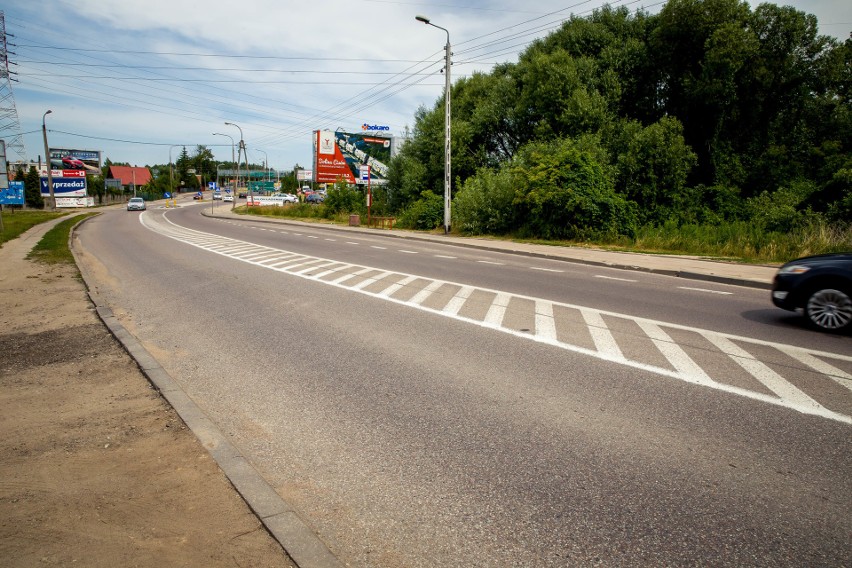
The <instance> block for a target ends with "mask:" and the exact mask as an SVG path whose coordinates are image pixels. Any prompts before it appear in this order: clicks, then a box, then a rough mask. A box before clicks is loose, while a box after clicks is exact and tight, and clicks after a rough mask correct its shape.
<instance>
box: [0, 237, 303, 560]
mask: <svg viewBox="0 0 852 568" xmlns="http://www.w3.org/2000/svg"><path fill="white" fill-rule="evenodd" d="M31 244H34V243H31ZM25 248H26V247H25V246H20V244H19V243H18V244H16V243H15V241H12V242H10V243H6V245H4V247H3V248H0V295H2V297H3V298H4V302H3V307H2V310H0V344H2V349H0V408H2V409H3V411H2V413H0V558H2V559H3V561H2V564H3V565H4V566H68V565H72V564H73V563H76V564H77V565H79V566H110V567H113V566H151V567H155V566H156V567H158V568H159V567H161V566H253V567H254V566H264V567H266V566H269V567H279V566H280V567H293V566H295V565H294V564H293V563H292V562H291V561H290V560H289V558H288V557H287V555H286V553H285V552H284V551H283V549H282V548H281V547H280V546H279V544H278V543H277V542H276V541H275V540H274V539H273V538H272V537H271V536H270V535H269V534H268V533H267V532H266V531H265V529H264V528H263V526H262V525H261V523H260V521H259V520H258V519H257V517H256V516H255V515H254V514H253V513H252V512H251V511H250V510H249V509H248V507H247V506H246V504H245V503H244V502H243V501H242V499H241V498H240V496H239V495H238V494H237V493H236V491H235V490H234V489H233V487H232V486H231V485H230V483H229V482H228V480H227V478H226V477H225V476H224V474H223V473H222V472H221V470H220V469H219V467H218V466H217V465H216V463H215V462H214V461H213V459H212V458H211V457H210V456H209V454H208V453H207V452H206V451H205V450H204V448H203V447H202V446H201V444H200V443H199V442H198V440H197V439H196V438H195V437H194V435H193V434H192V433H191V432H190V431H189V430H188V429H187V428H186V427H185V426H184V424H183V423H182V422H181V420H180V418H179V417H178V416H177V414H176V413H175V412H174V411H173V410H172V408H171V407H170V406H168V404H166V403H165V402H164V400H163V399H162V398H161V397H160V396H159V394H158V393H157V392H156V391H155V390H153V389H152V388H151V386H150V384H149V383H148V381H147V379H146V378H145V377H144V375H142V373H141V372H140V371H139V369H138V368H137V366H136V364H135V363H134V362H133V360H132V359H130V357H129V356H128V355H127V353H126V352H125V351H124V350H123V349H122V347H121V346H120V345H119V344H118V342H117V341H115V339H114V338H113V337H112V336H111V335H110V334H109V332H108V331H107V330H106V328H105V327H104V326H103V324H102V323H101V322H100V320H99V319H98V318H97V316H96V315H95V313H94V311H93V309H92V306H91V304H90V302H89V301H88V298H87V296H86V293H85V289H84V286H83V284H82V282H81V281H80V280H79V278H78V277H77V272H76V269H75V268H74V267H69V266H45V265H40V264H37V263H33V262H31V261H28V260H25V259H24V255H25V254H26V252H27V251H26V250H24V249H25Z"/></svg>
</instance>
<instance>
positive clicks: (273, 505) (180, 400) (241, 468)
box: [72, 220, 344, 568]
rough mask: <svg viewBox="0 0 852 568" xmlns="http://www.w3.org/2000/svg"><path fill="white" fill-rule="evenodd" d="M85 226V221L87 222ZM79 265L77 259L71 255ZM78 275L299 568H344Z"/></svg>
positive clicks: (101, 313) (112, 328) (102, 314)
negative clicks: (100, 302) (101, 303)
mask: <svg viewBox="0 0 852 568" xmlns="http://www.w3.org/2000/svg"><path fill="white" fill-rule="evenodd" d="M83 222H85V220H83ZM72 254H74V258H75V260H76V259H77V255H76V254H75V253H74V252H73V248H72ZM77 267H78V270H79V271H80V273H81V277H82V279H83V282H84V284H85V286H86V292H87V294H88V296H89V300H90V301H91V302H92V304H93V305H94V306H95V310H96V312H97V314H98V317H99V318H100V319H101V321H102V322H103V323H104V325H105V326H106V327H107V329H108V330H109V332H110V333H111V334H112V335H113V337H115V338H116V339H117V340H118V342H119V343H121V345H122V346H123V347H124V350H125V351H126V352H127V353H128V354H129V355H130V357H132V358H133V360H134V361H136V364H137V365H138V366H139V369H140V370H141V371H142V373H143V374H144V375H145V376H146V377H147V379H148V381H149V382H150V383H151V384H152V385H153V386H154V387H155V388H156V389H157V390H158V391H159V393H160V395H161V396H162V397H163V398H164V399H165V400H166V402H168V403H169V405H171V407H172V408H174V410H175V412H177V414H178V416H180V418H181V420H183V422H184V423H185V424H186V425H187V427H188V428H189V429H190V430H191V431H192V433H193V434H195V436H196V438H198V440H199V441H200V442H201V444H202V445H203V446H204V448H205V449H206V450H207V451H208V452H209V453H210V455H211V457H213V459H214V460H216V463H217V464H218V465H219V467H220V468H221V469H222V471H223V472H224V473H225V476H226V477H227V478H228V480H229V481H230V482H231V484H232V485H233V486H234V488H235V489H236V490H237V492H238V493H239V494H240V496H241V497H242V498H243V500H244V501H245V502H246V504H247V505H248V506H249V508H250V509H251V510H252V512H254V514H255V515H257V517H258V519H259V520H260V522H261V523H262V524H263V526H264V527H265V528H266V530H267V531H268V532H269V534H270V535H272V537H273V538H274V539H275V540H277V541H278V543H279V544H280V545H281V547H282V548H283V549H284V550H285V551H286V553H287V554H288V555H289V556H290V558H291V559H292V560H293V562H295V563H296V565H297V566H299V568H343V566H344V565H343V563H341V562H340V561H339V560H338V559H337V558H336V557H335V556H334V555H333V554H332V553H331V551H330V550H329V549H328V547H327V546H326V545H325V543H324V542H323V541H322V540H320V538H319V537H318V536H317V535H316V534H315V533H314V532H313V531H312V530H311V529H310V527H308V525H307V524H305V522H304V521H302V519H301V518H300V517H299V515H298V514H297V513H296V512H295V511H294V510H293V508H292V507H291V506H290V505H289V504H288V503H287V502H286V501H285V500H284V499H282V498H281V496H280V495H278V493H277V492H276V491H275V489H274V488H273V487H272V486H271V485H269V483H267V482H266V480H265V479H264V478H263V477H262V476H261V475H260V474H259V473H258V472H257V470H256V469H254V467H253V466H252V465H251V463H250V462H249V460H248V459H246V458H245V457H244V456H243V455H242V453H241V452H240V450H239V449H238V448H237V447H236V446H234V445H233V444H232V443H231V442H230V441H229V440H228V438H227V437H226V436H225V435H224V434H223V433H222V431H221V430H220V429H219V427H218V426H216V424H215V423H214V422H213V421H212V420H210V418H209V417H208V416H207V415H206V414H205V413H204V411H203V410H202V409H201V408H200V407H199V406H198V405H196V404H195V402H194V401H193V400H192V399H191V398H190V397H189V396H188V395H187V394H186V392H184V390H183V389H182V388H181V387H180V385H179V384H178V383H177V381H175V380H174V379H173V378H172V377H171V375H169V373H168V372H167V371H166V370H165V369H163V368H162V367H161V366H160V364H159V363H158V362H157V360H156V359H155V358H154V357H153V356H152V355H151V354H150V353H149V352H148V350H147V349H145V347H144V346H143V345H142V344H141V343H140V342H139V341H138V340H137V339H136V338H135V337H134V336H133V335H132V334H131V333H130V332H128V331H127V329H125V327H124V326H123V325H121V323H120V322H119V321H118V318H116V317H115V315H114V314H113V312H112V310H111V309H110V308H109V307H106V306H103V305H100V304H98V302H97V300H96V299H95V297H94V296H93V295H92V293H91V287H90V286H89V283H88V282H87V281H86V277H85V273H84V272H83V270H81V269H80V263H79V262H77Z"/></svg>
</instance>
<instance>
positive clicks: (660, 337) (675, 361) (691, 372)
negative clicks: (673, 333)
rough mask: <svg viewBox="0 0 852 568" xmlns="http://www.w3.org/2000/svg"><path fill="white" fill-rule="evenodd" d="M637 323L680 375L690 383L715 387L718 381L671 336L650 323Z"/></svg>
mask: <svg viewBox="0 0 852 568" xmlns="http://www.w3.org/2000/svg"><path fill="white" fill-rule="evenodd" d="M636 323H638V324H639V327H640V328H642V331H644V332H645V334H646V335H647V336H648V337H650V338H651V341H653V342H654V345H656V346H657V349H659V350H660V353H662V354H663V357H665V358H666V360H667V361H668V362H669V363H671V365H672V367H674V368H675V370H676V371H677V372H678V373H681V374H683V375H684V376H685V377H688V378H689V379H690V382H695V383H698V384H702V385H707V386H715V384H716V381H714V380H713V379H711V378H710V377H709V376H708V375H707V373H705V372H704V369H702V368H701V367H699V366H698V364H697V363H696V362H695V361H693V360H692V358H691V357H690V356H689V355H687V354H686V351H684V350H683V349H682V348H681V347H680V346H679V345H677V344H676V343H675V342H674V340H672V338H671V337H670V336H669V334H668V333H666V332H665V331H663V330H662V328H660V326H658V325H657V324H655V323H651V322H649V321H640V322H636Z"/></svg>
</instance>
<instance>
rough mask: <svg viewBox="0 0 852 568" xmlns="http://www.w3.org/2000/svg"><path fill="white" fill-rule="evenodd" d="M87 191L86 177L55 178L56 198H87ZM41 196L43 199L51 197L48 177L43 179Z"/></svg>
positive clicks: (54, 194)
mask: <svg viewBox="0 0 852 568" xmlns="http://www.w3.org/2000/svg"><path fill="white" fill-rule="evenodd" d="M86 189H87V185H86V176H83V177H55V178H53V196H54V197H86ZM41 195H42V197H48V196H49V195H50V188H49V187H48V186H47V178H46V177H43V178H41Z"/></svg>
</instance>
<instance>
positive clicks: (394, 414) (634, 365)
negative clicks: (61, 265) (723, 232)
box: [78, 207, 852, 567]
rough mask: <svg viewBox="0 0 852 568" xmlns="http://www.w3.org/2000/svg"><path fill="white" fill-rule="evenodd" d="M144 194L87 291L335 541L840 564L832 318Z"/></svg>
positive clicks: (840, 341) (841, 403)
mask: <svg viewBox="0 0 852 568" xmlns="http://www.w3.org/2000/svg"><path fill="white" fill-rule="evenodd" d="M139 217H140V216H139V215H138V214H135V213H127V212H124V211H114V212H107V213H106V214H104V215H102V216H100V217H98V218H95V219H92V220H90V221H88V222H87V223H85V224H84V225H83V226H82V227H81V229H80V230H79V232H78V234H79V244H80V245H81V246H82V247H83V248H84V249H85V251H86V253H87V254H86V257H87V258H89V262H91V263H92V265H93V266H91V267H90V270H89V271H88V272H89V274H90V275H95V276H96V278H97V281H98V282H97V284H96V286H95V288H94V289H93V294H94V295H96V296H97V297H98V299H99V301H100V302H103V303H104V304H107V305H109V306H111V307H112V308H113V311H115V312H116V314H117V315H118V316H119V317H120V318H121V319H122V320H123V323H124V324H125V326H126V327H127V328H128V329H129V330H130V331H131V333H133V334H134V335H136V337H138V338H139V339H140V340H141V341H142V342H143V343H144V344H145V345H146V347H147V348H148V350H149V351H150V352H151V353H152V354H154V356H155V357H157V358H158V360H160V362H161V364H162V365H163V367H164V368H166V369H167V370H168V371H169V373H170V374H171V375H172V376H173V377H174V378H175V380H177V381H178V382H179V383H180V385H181V386H182V387H183V389H184V390H185V391H186V392H187V394H188V395H189V396H190V397H191V398H192V399H193V400H195V402H196V403H197V404H198V405H199V406H201V408H203V409H204V411H205V412H206V413H207V414H208V416H210V418H211V419H212V420H213V421H214V422H215V423H216V424H218V425H219V426H220V428H221V429H222V430H223V431H224V432H225V433H226V434H227V435H229V436H230V437H231V439H232V441H233V442H234V443H235V445H236V446H238V447H239V448H240V449H241V450H242V452H243V453H244V454H245V455H247V456H249V457H250V459H251V462H252V463H253V465H254V466H255V467H256V468H257V469H258V470H259V471H260V472H261V473H262V474H263V475H264V477H265V478H266V479H267V480H268V481H269V482H270V483H271V484H272V485H273V487H275V488H276V490H277V491H278V493H279V494H280V495H282V497H284V498H285V499H286V500H287V501H288V502H289V503H291V504H292V505H293V507H294V508H295V509H296V510H297V511H299V513H300V515H301V516H302V518H303V519H304V520H305V521H306V522H307V523H308V524H309V525H310V526H311V527H312V528H313V530H314V531H316V533H317V534H318V535H319V536H320V538H321V539H322V540H323V541H325V542H326V544H327V545H328V547H329V548H330V549H331V550H332V552H334V554H335V555H337V556H338V558H340V559H341V561H343V562H345V563H348V564H349V565H352V566H381V567H396V566H436V565H440V566H482V567H488V566H589V565H602V566H648V565H671V566H674V565H712V566H744V565H748V566H779V565H808V566H820V565H824V566H841V565H850V564H852V552H850V551H852V547H850V535H852V518H850V513H849V511H851V510H852V506H850V505H852V497H850V496H852V491H850V489H852V482H851V481H850V480H852V475H850V474H852V460H850V449H852V448H850V419H849V416H852V400H850V397H852V394H850V393H852V391H850V388H849V386H848V383H844V381H843V379H842V378H841V377H842V376H843V375H844V374H847V375H848V374H849V373H852V361H850V360H849V357H848V354H849V353H850V345H852V343H850V338H849V337H830V336H824V335H821V334H815V333H814V332H811V331H808V330H805V329H801V328H798V327H797V326H795V325H789V322H787V321H786V320H785V319H784V318H786V317H787V316H784V315H783V313H781V312H779V313H776V311H775V310H773V309H771V308H767V304H766V298H765V296H766V293H765V291H764V292H761V291H753V290H747V289H742V288H736V287H731V286H723V285H715V284H707V283H701V284H700V285H697V286H694V287H693V286H690V285H689V283H685V282H684V281H683V280H678V279H672V278H665V277H661V276H655V275H648V274H641V275H639V274H636V273H630V272H625V271H614V270H607V269H600V268H594V269H592V268H590V267H584V266H579V265H570V266H568V265H566V263H552V262H547V261H542V260H535V261H531V260H527V259H523V258H519V257H511V256H507V255H500V254H495V253H486V252H483V251H469V250H458V249H454V250H451V249H450V248H449V247H439V246H432V245H427V244H423V243H419V244H411V243H404V244H400V243H397V242H389V240H388V239H381V238H375V237H358V238H354V237H352V236H351V235H340V236H337V235H335V234H334V233H330V232H327V231H325V232H324V231H318V230H311V229H304V230H302V229H298V230H294V229H293V228H283V227H282V228H277V229H274V230H272V229H273V228H270V227H268V226H263V227H262V228H260V227H258V228H252V225H255V224H252V223H247V224H246V223H238V224H233V223H231V222H228V221H226V220H216V219H206V218H203V217H201V216H199V215H198V207H188V208H185V209H182V210H178V211H174V210H173V211H170V212H168V213H167V214H166V218H163V211H161V210H150V211H148V212H146V213H144V214H143V215H142V216H141V217H142V220H143V221H144V223H143V222H140V220H139ZM282 231H283V232H282ZM90 284H92V283H91V282H90ZM687 288H698V289H697V290H696V289H687Z"/></svg>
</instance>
